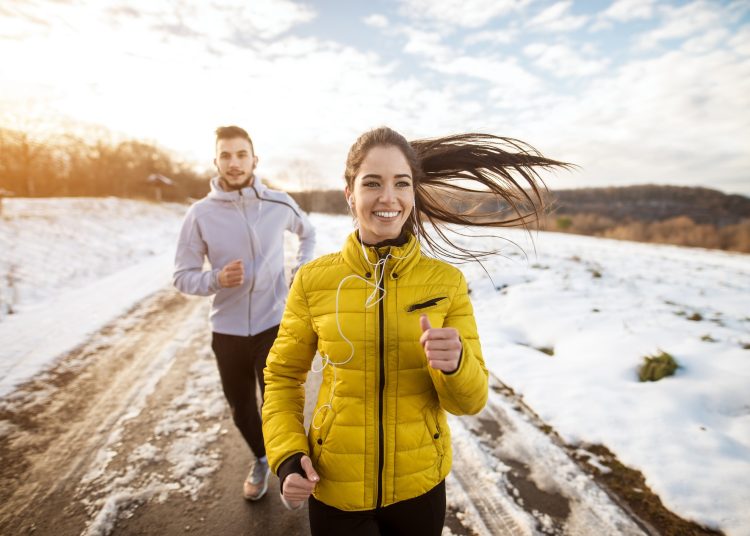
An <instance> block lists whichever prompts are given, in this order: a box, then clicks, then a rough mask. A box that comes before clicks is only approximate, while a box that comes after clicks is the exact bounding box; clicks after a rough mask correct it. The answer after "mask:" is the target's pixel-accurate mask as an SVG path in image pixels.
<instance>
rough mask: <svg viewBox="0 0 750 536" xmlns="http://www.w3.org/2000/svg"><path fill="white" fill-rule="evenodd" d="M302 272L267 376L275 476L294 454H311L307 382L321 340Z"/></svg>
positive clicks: (267, 428) (266, 432) (266, 412)
mask: <svg viewBox="0 0 750 536" xmlns="http://www.w3.org/2000/svg"><path fill="white" fill-rule="evenodd" d="M304 275H305V271H304V270H302V271H300V272H299V273H297V275H296V276H295V278H294V281H293V283H292V288H291V290H290V291H289V297H288V298H287V302H286V308H285V309H284V316H283V317H282V319H281V324H280V325H279V333H278V335H277V337H276V341H275V342H274V344H273V347H272V348H271V351H270V353H269V354H268V359H267V360H266V368H265V370H264V372H263V376H264V379H265V382H266V389H265V397H264V401H263V410H262V413H263V438H264V440H265V444H266V454H267V456H268V463H269V465H270V466H271V469H272V470H273V471H274V473H277V471H278V468H279V465H281V463H282V462H283V461H284V460H286V459H287V458H289V456H291V455H292V454H295V453H297V452H301V453H303V454H309V449H308V444H307V435H306V434H305V427H304V417H303V410H304V407H305V385H304V384H305V380H306V379H307V372H308V371H309V370H310V365H311V364H312V360H313V357H315V351H316V349H317V345H318V344H317V341H318V336H317V334H316V333H315V331H314V329H313V326H312V319H311V317H310V311H309V307H308V304H307V297H306V295H305V291H304V285H303V278H304Z"/></svg>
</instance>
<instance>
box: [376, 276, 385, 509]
mask: <svg viewBox="0 0 750 536" xmlns="http://www.w3.org/2000/svg"><path fill="white" fill-rule="evenodd" d="M380 270H381V273H382V271H385V266H381V267H380ZM375 277H376V279H375V280H376V281H377V280H378V279H377V278H378V274H377V273H376V274H375ZM383 287H385V277H383V285H382V286H381V287H380V290H379V291H378V294H379V296H378V297H379V298H380V301H379V303H378V322H379V327H380V329H379V335H380V337H379V338H380V341H379V353H380V387H379V391H378V434H379V435H378V500H377V502H376V507H377V508H380V506H381V504H382V502H383V465H384V460H383V457H384V456H383V451H384V445H383V436H384V433H383V390H384V389H385V355H384V354H385V352H384V350H385V348H384V347H385V337H384V335H383V332H384V321H383V318H384V316H385V315H384V312H383V290H384V288H383Z"/></svg>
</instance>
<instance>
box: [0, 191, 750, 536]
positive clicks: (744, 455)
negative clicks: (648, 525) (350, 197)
mask: <svg viewBox="0 0 750 536" xmlns="http://www.w3.org/2000/svg"><path fill="white" fill-rule="evenodd" d="M5 204H6V206H5V209H4V210H5V219H4V220H3V225H2V226H0V251H2V252H3V254H2V256H1V257H0V279H2V280H11V279H13V280H14V281H15V291H16V295H10V296H8V295H6V294H3V292H4V291H6V289H4V288H3V287H2V286H0V341H3V342H2V344H0V402H2V403H3V404H7V405H8V406H9V407H10V408H12V407H13V405H14V404H16V403H17V402H18V401H19V400H24V396H22V395H19V394H18V393H19V391H14V389H15V388H16V387H17V386H18V385H19V384H20V383H22V382H23V381H24V380H26V379H28V378H31V377H35V376H36V377H39V375H40V373H41V374H42V377H43V374H44V372H43V371H44V370H45V369H48V368H49V367H50V366H54V363H55V359H56V358H57V357H58V356H60V355H62V354H64V353H65V352H67V351H69V350H71V349H72V348H76V347H79V345H81V344H83V343H85V342H86V341H87V340H88V341H90V342H91V344H96V345H97V347H98V348H101V347H102V346H103V347H104V348H106V347H107V344H111V343H112V341H114V340H116V339H117V338H118V337H121V338H122V337H124V338H127V337H129V336H132V326H130V327H128V328H127V329H122V326H123V325H129V323H130V322H132V319H129V318H128V317H127V316H125V317H123V319H124V320H121V322H120V323H119V324H114V325H115V326H117V327H114V328H112V325H113V324H110V322H111V321H112V320H113V319H115V318H118V317H119V316H120V315H124V314H125V313H126V312H128V311H129V310H131V308H132V307H133V306H134V305H135V304H137V303H138V302H140V301H141V300H143V299H144V298H146V297H147V296H149V295H150V294H152V293H153V292H156V291H158V290H160V289H163V288H165V287H166V286H167V285H169V283H170V276H171V273H172V262H171V261H172V259H173V258H174V255H173V253H174V247H175V245H176V240H177V235H178V231H179V227H180V222H181V220H182V215H183V213H184V211H185V206H184V205H178V204H161V205H158V204H154V203H143V202H138V201H132V200H121V199H86V198H84V199H80V198H73V199H8V200H6V201H5ZM310 218H311V221H312V223H313V225H314V226H315V228H316V229H317V241H316V249H315V254H316V256H318V255H323V254H326V253H331V252H334V251H338V250H339V249H340V247H341V244H342V243H343V241H344V240H345V237H346V235H347V234H349V233H350V232H351V229H352V224H351V219H350V218H349V217H347V216H328V215H322V214H312V215H311V216H310ZM503 236H505V237H506V238H508V240H509V241H508V243H507V244H506V246H504V247H503V253H504V256H494V257H492V258H490V259H487V260H486V261H484V263H483V264H484V269H486V270H487V271H486V272H485V270H484V269H483V268H482V267H481V266H479V265H478V264H477V263H468V264H465V265H462V266H461V269H462V271H463V273H464V275H465V276H466V279H467V282H468V285H469V288H471V289H472V293H471V300H472V303H473V308H474V316H475V318H476V321H477V328H478V332H479V336H480V339H481V346H482V353H483V356H484V358H485V362H486V365H487V367H488V368H489V370H490V371H491V372H492V373H493V374H494V376H495V377H497V378H499V379H500V380H501V381H502V382H503V383H505V384H506V385H508V386H510V387H511V388H512V389H513V390H514V391H515V392H516V393H517V394H519V395H520V396H522V397H523V401H524V402H525V403H526V404H527V405H528V406H529V407H531V408H532V409H533V410H534V411H535V412H536V414H537V415H539V417H540V418H541V419H542V420H543V421H544V422H545V423H546V424H547V425H549V426H552V427H553V428H554V429H555V431H556V432H557V433H558V434H559V435H560V436H561V437H562V438H563V439H564V440H565V442H566V443H568V444H569V445H580V447H581V448H586V445H587V444H597V443H600V444H604V445H606V446H607V447H608V448H609V449H610V450H611V451H612V452H614V453H615V455H616V456H617V457H618V459H619V461H620V462H622V463H623V464H625V465H627V466H629V467H632V468H634V469H637V470H640V471H641V472H642V473H643V474H644V475H645V478H646V482H647V485H648V486H649V487H650V488H651V489H652V490H653V491H654V492H655V493H656V494H658V495H659V497H660V499H661V500H662V502H663V503H664V504H665V506H666V507H667V508H669V509H670V510H672V511H674V512H675V513H677V514H678V515H680V516H682V517H683V518H687V519H692V520H696V521H698V522H700V523H703V524H706V525H708V526H710V527H713V528H719V529H721V530H722V531H724V533H725V534H727V536H748V535H750V510H748V508H747V505H748V504H749V503H750V484H748V483H749V482H750V391H749V390H748V389H747V386H748V383H749V382H750V368H748V366H747V363H748V357H749V356H750V329H748V328H750V316H748V308H747V303H748V295H750V258H749V257H748V256H747V255H743V254H737V253H728V252H723V251H711V250H703V249H698V248H684V247H677V246H668V245H658V244H642V243H636V242H625V241H618V240H608V239H600V238H593V237H586V236H576V235H567V234H562V233H544V232H540V233H537V234H535V235H534V242H535V247H533V248H532V247H531V245H530V244H529V239H530V237H529V236H528V235H527V234H525V233H524V231H522V230H518V229H508V230H504V231H503ZM113 237H116V240H114V241H113ZM289 238H294V237H293V235H292V236H289ZM477 240H478V239H476V238H467V237H462V238H461V239H460V241H461V242H462V245H464V246H468V247H472V248H475V249H476V248H479V247H486V246H487V243H486V242H484V243H481V242H477ZM510 240H512V241H513V242H515V243H516V244H518V245H520V246H522V247H523V249H524V250H525V251H526V253H527V254H528V255H524V254H523V252H522V251H521V250H520V249H519V248H518V247H517V246H515V245H514V244H513V242H510ZM80 244H89V245H91V247H87V248H81V247H80ZM287 245H290V244H287ZM495 245H497V244H495ZM293 252H294V248H293V247H288V248H287V256H286V258H287V262H288V264H292V263H293V262H294V259H295V255H294V254H293ZM50 266H52V267H54V269H52V270H50V269H49V267H50ZM287 268H289V266H287ZM10 274H14V275H13V277H12V278H11V277H8V276H9V275H10ZM596 274H598V275H596ZM488 275H489V276H490V277H491V279H490V277H488ZM391 290H392V289H390V290H388V289H387V290H386V291H391ZM197 299H205V300H207V298H197ZM9 301H10V302H11V303H13V308H14V311H15V312H14V314H12V315H7V314H4V308H3V304H4V303H5V304H7V303H8V302H9ZM171 313H172V311H170V312H169V314H171ZM206 314H207V310H204V311H202V312H200V314H198V315H197V316H198V318H196V315H191V316H190V318H189V319H186V321H185V323H184V325H182V326H180V328H179V329H178V330H177V331H176V333H175V337H174V339H175V341H182V342H184V341H188V340H190V339H191V337H194V336H198V335H200V332H201V329H208V320H207V318H206V316H205V315H206ZM696 314H697V315H698V317H696V316H694V315H696ZM433 320H435V319H433ZM414 321H415V322H416V321H418V318H417V317H416V316H415V320H414ZM105 325H109V326H110V328H108V329H107V330H106V332H105V333H104V334H102V333H101V332H100V333H98V334H97V336H95V337H91V334H92V333H96V332H97V330H99V329H101V328H102V327H104V326H105ZM201 325H202V326H204V328H201ZM433 325H434V323H433ZM39 333H45V334H46V335H47V336H46V337H45V338H44V341H43V343H40V341H39ZM196 334H198V335H196ZM165 348H167V350H165V351H166V352H167V354H169V355H163V353H164V352H159V355H154V356H153V358H154V359H153V360H152V362H151V365H150V366H149V367H150V368H149V371H152V373H151V372H150V373H149V374H148V375H144V376H143V377H149V378H150V379H149V382H148V383H147V386H148V390H147V391H146V392H145V393H142V394H143V396H140V395H139V396H137V397H134V398H135V400H134V403H133V405H132V409H133V410H134V411H135V413H131V417H132V416H135V415H137V414H138V411H140V407H142V406H140V404H145V399H146V396H147V395H148V394H149V393H150V392H151V390H152V389H153V388H154V386H155V385H156V383H157V382H158V381H159V379H160V377H161V375H163V374H165V373H167V372H168V369H169V364H170V360H171V359H173V358H175V356H179V357H177V359H182V358H184V359H187V360H191V359H196V360H197V361H196V363H195V365H198V366H199V367H201V368H200V371H199V372H200V373H201V374H203V375H204V379H203V380H201V382H203V383H202V385H205V381H206V380H211V379H212V380H213V381H214V390H213V393H214V395H215V394H216V393H220V389H218V383H216V382H217V380H218V377H217V376H216V375H215V368H214V369H213V370H214V372H213V373H211V367H212V366H213V365H212V364H211V360H210V359H209V360H206V359H204V354H202V353H201V354H200V355H196V353H195V351H194V348H192V347H191V350H190V351H188V352H187V354H185V355H182V354H181V353H180V352H182V350H180V352H177V350H176V348H182V347H181V346H180V345H179V344H173V345H167V346H166V347H165ZM143 351H144V352H153V348H152V347H151V346H149V347H146V348H143ZM660 351H664V352H668V353H670V354H671V355H673V356H674V359H675V360H676V361H677V363H678V364H679V367H680V368H679V369H678V370H677V371H676V373H675V375H674V376H671V377H668V378H665V379H663V380H660V381H658V382H646V383H641V382H639V381H638V380H637V369H638V367H639V365H641V364H642V363H643V360H644V357H645V356H647V355H656V354H658V353H659V352H660ZM550 353H552V355H549V354H550ZM81 355H83V356H87V355H93V356H99V355H101V352H98V353H97V352H95V351H92V352H82V353H81ZM77 359H78V358H77ZM71 363H73V364H75V363H80V362H79V361H77V360H75V359H74V360H72V361H71ZM191 366H192V365H191ZM70 370H73V369H70ZM82 370H86V369H82V368H75V372H76V373H79V372H81V371H82ZM211 374H214V375H213V376H211ZM47 385H48V388H47V389H49V390H52V389H54V385H56V383H55V382H54V381H48V382H47ZM136 385H137V384H136ZM135 388H136V386H135V385H134V389H135ZM26 389H28V387H27V388H26ZM205 389H206V390H205V391H203V390H202V391H200V392H199V393H197V395H196V396H197V398H198V399H200V400H203V403H202V404H201V403H196V404H195V405H194V406H193V405H192V403H191V407H194V409H193V411H199V410H200V408H204V409H207V408H209V407H213V405H214V401H215V400H216V397H215V396H213V395H209V394H208V393H209V392H211V386H210V385H208V386H206V387H205ZM23 390H24V388H23V387H22V388H21V391H23ZM27 392H28V391H27ZM49 393H50V391H46V390H43V389H40V388H39V384H35V386H34V387H33V388H32V393H31V394H30V395H29V396H30V397H31V399H32V400H38V399H39V398H40V397H45V396H49ZM491 400H492V398H491ZM196 402H197V401H196ZM177 408H185V403H183V404H179V405H177ZM185 409H186V408H185ZM177 411H182V409H179V410H177ZM484 415H485V418H488V417H490V418H491V417H492V416H493V415H496V414H495V413H492V412H490V413H485V414H484ZM162 417H164V418H167V419H168V420H169V421H170V422H174V423H179V422H182V423H183V426H184V423H185V422H192V420H191V416H190V415H184V414H183V413H180V414H179V415H178V416H177V418H170V417H169V416H168V415H167V416H162ZM460 420H461V422H462V423H464V424H465V425H467V426H468V424H469V423H470V422H471V421H470V419H468V418H464V417H462V418H461V419H460ZM499 420H500V422H501V424H502V427H503V433H502V435H501V437H499V438H495V440H494V441H496V442H497V444H499V445H500V450H502V451H503V452H504V453H505V455H506V456H508V457H510V458H513V459H517V460H521V461H524V460H528V463H529V464H532V474H535V471H534V469H533V467H536V466H537V465H538V464H544V465H545V466H546V467H549V466H552V467H553V468H554V466H555V465H556V464H559V465H557V469H558V474H559V475H561V479H563V478H564V477H563V476H562V475H566V474H567V473H568V469H567V467H568V466H567V465H565V464H564V463H562V462H561V461H559V460H557V459H550V458H549V457H547V456H546V454H540V452H541V451H538V450H536V449H535V448H534V444H533V443H529V442H523V443H519V442H516V441H515V440H513V439H510V438H513V437H514V435H513V434H514V432H513V429H514V428H516V430H518V429H517V427H516V426H514V425H513V424H508V423H507V422H506V421H504V420H502V419H499ZM520 420H524V419H520ZM120 425H121V424H120V423H118V425H117V426H116V427H114V428H113V429H112V430H111V432H112V434H116V437H118V439H117V440H118V441H119V440H120V439H121V438H120V436H119V432H118V430H119V426H120ZM462 426H463V425H460V424H459V425H457V424H456V420H454V421H452V422H451V429H452V431H456V432H458V433H457V434H456V435H454V438H453V439H454V454H455V456H456V457H457V458H458V459H464V460H465V459H467V458H473V459H474V460H481V458H480V457H479V456H475V455H473V454H472V455H471V456H469V455H468V454H467V452H471V453H475V452H477V450H476V449H475V448H473V446H471V445H466V443H465V439H466V435H467V434H466V433H461V432H460V431H461V430H462ZM526 426H527V428H531V427H530V426H528V422H527V423H526ZM189 428H190V430H193V431H194V428H193V427H192V425H191V426H189ZM506 428H507V430H506ZM6 429H7V428H6ZM2 431H3V422H2V420H0V433H2ZM211 434H215V432H211ZM540 435H541V434H540ZM543 437H546V436H543ZM126 444H127V443H126ZM467 447H471V449H469V450H467ZM109 448H114V447H112V446H111V445H109V444H107V445H105V446H104V450H105V451H106V450H108V449H109ZM144 448H145V447H144ZM152 449H153V446H152V447H151V449H148V450H144V451H143V454H144V455H148V454H149V453H153V450H152ZM140 451H141V449H135V451H134V452H136V453H137V452H140ZM207 451H208V447H205V448H203V447H201V446H200V445H199V446H198V447H196V448H195V449H193V450H181V451H178V454H180V455H181V456H182V458H181V459H182V462H181V463H179V464H178V466H179V467H181V468H185V467H188V468H190V467H194V465H190V460H191V459H192V458H193V453H195V455H196V456H198V455H204V454H205V453H206V452H207ZM128 454H130V453H128ZM136 457H137V458H140V456H136ZM147 457H148V460H150V461H151V462H150V463H151V465H144V464H142V463H141V460H140V459H137V460H130V461H132V462H133V464H132V465H131V463H128V464H126V465H125V467H126V468H127V477H128V478H125V477H123V476H122V475H121V474H117V473H115V474H113V472H114V471H117V468H116V467H113V468H110V469H109V471H108V472H109V475H110V478H111V480H110V482H111V484H108V485H111V488H108V489H110V490H111V492H112V493H113V495H116V496H117V497H118V500H113V501H111V502H114V506H123V503H124V505H127V504H128V502H127V501H132V502H136V501H138V502H141V501H142V500H143V499H144V497H147V496H148V495H144V493H151V492H152V491H153V489H154V488H153V486H154V485H155V483H154V481H153V479H146V483H145V484H142V485H140V487H139V486H138V485H136V483H138V482H142V481H138V480H133V479H134V478H135V476H136V474H137V473H138V472H140V471H147V472H151V471H157V470H155V469H154V466H153V460H154V459H155V456H154V455H151V456H147ZM537 457H539V458H540V459H536V458H537ZM111 459H112V457H111V455H106V452H105V453H104V454H103V455H102V456H96V457H92V460H91V461H92V465H93V466H94V467H96V466H97V465H98V463H97V461H96V460H105V465H106V463H107V461H109V460H111ZM157 459H158V458H157ZM208 461H209V462H211V461H210V460H208ZM203 463H206V462H205V461H204V462H201V463H200V464H199V465H201V464H203ZM186 464H187V465H186ZM115 465H116V466H117V467H119V468H122V467H123V466H122V465H119V464H115ZM483 467H484V468H487V467H490V468H493V471H492V472H490V473H489V474H485V475H483V476H480V477H479V478H477V479H476V480H475V482H476V485H477V486H478V487H481V486H483V485H486V483H487V482H492V483H493V485H497V484H499V486H500V487H502V482H503V480H504V478H505V477H504V476H502V475H501V474H498V473H497V472H495V471H497V470H498V467H497V465H496V464H494V463H487V464H485V465H484V466H483ZM501 467H503V466H502V465H501ZM505 470H507V469H505ZM157 472H158V471H157ZM190 474H191V475H192V480H193V481H195V478H194V477H195V474H194V473H192V472H191V473H190ZM476 474H478V473H476V472H473V473H471V474H469V475H467V474H466V473H465V472H464V473H463V477H464V478H472V475H476ZM203 481H205V479H203V478H201V479H200V482H203ZM156 482H157V483H158V480H157V481H156ZM189 482H190V481H189V480H188V483H189ZM541 485H544V486H546V487H544V488H543V489H547V490H553V491H558V492H561V493H563V494H566V493H567V488H562V489H560V488H559V487H558V486H557V485H555V484H554V483H545V482H544V481H542V483H541V484H540V486H541ZM578 485H579V486H581V487H582V492H583V493H584V495H585V497H586V499H585V500H586V501H591V500H593V499H592V494H591V491H585V490H587V489H588V486H587V485H586V483H585V482H580V481H578ZM131 486H132V488H131ZM157 489H158V488H157ZM172 489H175V488H172ZM493 489H494V488H493ZM131 493H132V495H129V494H131ZM486 497H487V498H489V500H491V501H496V500H498V499H497V490H495V491H494V492H492V493H490V491H489V490H488V492H487V494H486ZM573 502H575V501H573ZM589 504H590V503H589ZM573 517H575V516H573ZM97 519H98V518H97ZM584 519H585V518H584ZM519 532H520V533H523V532H524V531H516V533H519ZM531 532H532V531H531V530H528V531H526V533H531ZM621 532H622V531H621ZM621 532H618V533H621ZM480 533H481V532H480ZM570 533H571V534H580V533H581V532H580V531H575V530H572V531H570ZM613 533H614V532H612V531H601V532H599V534H613ZM495 534H497V532H495Z"/></svg>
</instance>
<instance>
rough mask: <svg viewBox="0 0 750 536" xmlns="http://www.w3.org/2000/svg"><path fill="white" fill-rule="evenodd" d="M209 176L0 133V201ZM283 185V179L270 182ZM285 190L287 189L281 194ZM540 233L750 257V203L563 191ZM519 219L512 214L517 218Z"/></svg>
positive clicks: (307, 204)
mask: <svg viewBox="0 0 750 536" xmlns="http://www.w3.org/2000/svg"><path fill="white" fill-rule="evenodd" d="M210 173H211V172H210V171H205V172H199V171H197V170H196V169H195V168H194V167H193V166H191V165H190V164H188V163H185V162H183V161H181V160H179V159H177V158H176V157H174V156H173V155H172V154H170V153H169V152H168V151H166V150H164V149H162V148H160V147H158V146H157V145H156V144H153V143H148V142H145V141H140V140H122V141H112V140H111V139H110V138H109V136H108V135H103V136H97V137H96V139H95V141H91V140H87V139H84V138H83V137H81V136H76V135H73V134H60V135H55V136H49V137H47V138H45V139H39V138H38V137H33V136H31V135H30V134H28V133H26V132H22V131H19V130H13V129H8V128H0V197H2V196H3V195H8V194H4V193H3V190H4V191H6V192H12V195H15V196H18V197H66V196H94V197H98V196H118V197H131V198H143V199H153V198H154V197H155V186H154V185H153V184H150V183H149V182H148V177H149V176H151V175H153V174H157V175H162V176H165V177H168V178H169V179H171V181H173V183H174V184H173V186H171V187H165V188H162V192H161V198H162V199H163V200H166V201H180V202H184V201H187V200H190V199H198V198H201V197H203V196H204V195H205V194H206V193H207V192H208V189H209V185H208V180H207V177H208V175H209V174H210ZM269 186H270V187H272V188H274V187H275V186H274V181H273V180H271V181H269ZM275 188H276V189H283V188H278V186H276V187H275ZM289 193H290V194H291V195H292V197H293V198H294V199H295V200H296V201H297V203H298V204H299V205H300V207H301V208H302V209H303V210H305V211H307V212H321V213H328V214H346V213H347V206H346V203H345V202H344V197H343V194H342V191H341V190H338V189H337V190H313V191H307V192H289ZM446 202H447V203H450V204H452V205H453V206H455V209H456V210H467V209H470V208H472V207H474V208H475V209H476V214H477V219H481V217H482V213H486V212H492V211H505V210H507V208H508V207H503V206H502V205H501V204H498V203H497V201H496V200H495V199H490V198H488V196H487V195H485V194H481V193H473V194H467V195H466V196H465V198H463V199H452V200H448V201H446ZM545 202H546V203H547V205H548V206H549V210H548V211H547V212H545V214H544V216H543V218H542V219H541V221H540V222H539V223H540V228H542V229H544V230H547V231H558V232H567V233H576V234H585V235H591V236H600V237H606V238H616V239H624V240H634V241H639V242H656V243H666V244H678V245H685V246H696V247H705V248H716V249H725V250H731V251H740V252H745V253H750V198H747V197H745V196H741V195H727V194H724V193H722V192H719V191H716V190H711V189H707V188H691V187H679V186H658V185H641V186H627V187H606V188H584V189H577V190H556V191H554V192H548V193H547V194H546V198H545ZM509 216H512V214H509Z"/></svg>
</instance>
